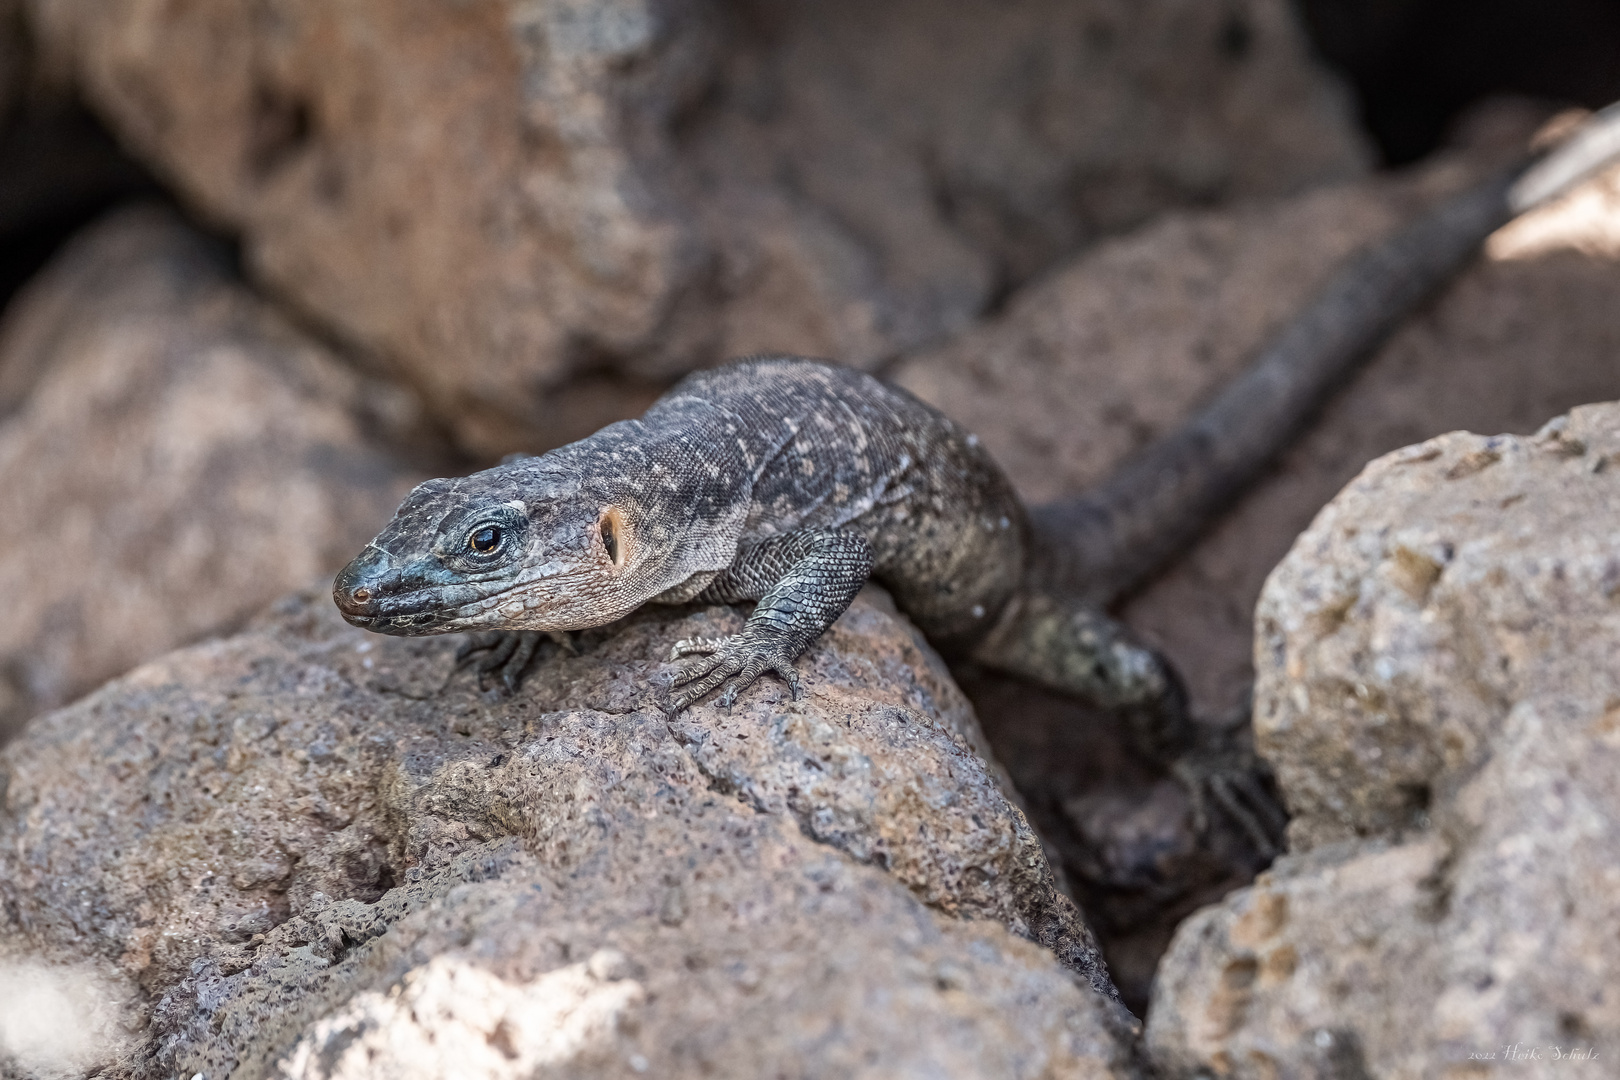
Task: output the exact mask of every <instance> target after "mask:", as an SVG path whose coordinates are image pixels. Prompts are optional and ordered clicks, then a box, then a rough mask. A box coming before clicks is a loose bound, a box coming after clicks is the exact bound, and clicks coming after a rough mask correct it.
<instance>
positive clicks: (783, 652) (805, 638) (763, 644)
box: [669, 529, 872, 713]
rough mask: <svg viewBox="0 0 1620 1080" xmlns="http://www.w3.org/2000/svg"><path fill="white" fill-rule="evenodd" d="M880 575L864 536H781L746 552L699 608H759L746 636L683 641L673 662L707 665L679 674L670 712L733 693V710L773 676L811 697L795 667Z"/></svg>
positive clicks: (818, 532) (702, 596) (701, 597)
mask: <svg viewBox="0 0 1620 1080" xmlns="http://www.w3.org/2000/svg"><path fill="white" fill-rule="evenodd" d="M871 572H872V549H871V548H870V547H868V546H867V543H866V538H865V537H863V536H861V535H860V534H859V533H854V532H838V531H832V530H824V529H812V530H805V531H803V532H795V533H787V534H784V535H782V536H774V537H771V538H770V539H769V540H766V541H764V542H762V543H759V544H756V545H754V546H752V547H749V548H745V549H743V550H742V551H741V552H739V554H738V556H737V560H736V562H734V563H732V565H731V567H730V568H729V569H727V570H725V571H724V572H722V573H721V574H720V576H719V577H717V578H715V579H714V581H712V582H711V583H710V584H709V586H708V587H707V588H705V589H704V590H703V591H702V592H701V593H699V594H698V595H697V596H696V597H694V600H696V601H697V602H699V603H703V602H710V603H734V602H736V601H739V600H757V601H758V603H757V604H755V605H754V612H753V614H752V615H750V616H749V617H748V622H747V623H746V624H745V625H744V626H743V628H742V632H741V633H739V634H734V635H732V636H731V637H726V638H688V639H686V640H684V641H677V642H676V643H675V646H674V648H673V649H671V650H670V659H671V660H672V661H673V660H678V659H680V658H681V657H683V656H691V655H694V654H703V655H705V656H706V659H704V660H702V661H701V662H698V663H695V664H692V665H690V666H689V667H687V668H686V669H685V670H683V671H680V672H678V673H677V674H676V676H675V680H674V686H675V689H673V690H672V691H671V693H670V700H669V711H670V712H671V713H677V712H680V711H681V710H682V709H684V708H686V707H687V706H688V705H691V704H692V703H693V702H695V701H698V700H700V699H701V698H703V697H704V696H706V695H707V694H709V693H711V692H712V691H714V690H716V689H718V688H719V687H720V686H721V685H723V684H724V685H725V686H726V689H725V692H724V693H723V694H722V695H721V697H720V703H721V704H722V705H724V706H725V707H726V708H727V709H729V708H731V704H732V702H733V701H735V700H736V698H737V694H738V693H739V692H740V691H742V690H743V689H745V688H746V687H747V686H748V685H749V684H750V683H752V682H753V681H754V680H755V679H757V678H759V677H760V676H761V675H763V674H764V673H765V672H767V671H774V672H775V673H776V674H777V675H779V676H781V678H782V680H783V681H784V682H786V683H787V684H788V689H789V690H790V691H791V692H792V694H793V696H794V698H798V697H799V696H800V695H801V694H802V693H803V689H802V687H801V686H800V683H799V676H798V673H797V672H796V671H794V669H793V662H794V661H795V660H797V659H798V658H799V656H800V654H802V653H803V652H804V650H805V649H808V648H809V647H810V645H811V643H812V642H814V641H815V640H816V639H817V638H818V637H820V636H821V635H822V633H823V632H825V631H826V629H827V628H828V627H829V626H831V625H832V624H833V622H834V621H835V620H837V618H838V616H840V615H842V614H843V613H844V610H845V609H846V608H848V607H849V603H850V601H851V600H853V599H855V594H856V593H858V592H860V591H861V586H863V585H865V584H866V579H867V576H868V575H869V574H870V573H871Z"/></svg>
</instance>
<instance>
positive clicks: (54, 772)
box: [0, 588, 1139, 1077]
mask: <svg viewBox="0 0 1620 1080" xmlns="http://www.w3.org/2000/svg"><path fill="white" fill-rule="evenodd" d="M880 600H881V598H879V599H878V600H874V599H871V598H868V597H867V596H865V595H863V597H861V598H858V599H857V601H856V603H855V605H854V606H853V607H852V608H851V609H850V611H849V612H848V613H846V615H845V616H844V617H843V618H842V619H841V620H840V621H839V622H838V623H837V624H836V625H835V626H834V628H833V629H832V630H831V631H830V632H829V633H828V634H827V635H825V636H824V637H823V638H822V640H821V641H820V642H818V643H817V644H816V645H815V646H814V647H812V649H811V650H810V652H809V653H807V654H806V657H805V659H804V660H802V661H801V663H800V667H801V671H802V672H803V674H804V676H805V681H806V686H807V689H808V691H809V692H808V695H807V697H806V698H804V699H802V700H800V701H797V702H794V701H790V700H789V699H788V698H787V696H786V694H785V691H784V690H783V688H782V687H781V686H780V685H779V684H775V683H772V682H769V681H767V682H764V683H761V684H760V685H758V686H757V687H756V688H755V689H753V690H751V691H750V692H748V693H747V694H745V695H743V699H742V701H741V702H740V703H739V705H738V706H737V708H736V710H735V713H734V714H732V715H727V714H725V713H723V712H721V711H720V710H719V709H718V708H716V707H714V706H712V705H700V706H698V707H695V708H693V709H691V710H689V711H688V712H686V713H684V714H682V715H681V716H680V717H678V718H676V719H673V720H671V719H669V718H667V717H666V716H665V715H664V713H663V711H662V709H661V707H659V705H658V701H659V699H660V696H661V694H662V693H663V689H662V688H661V687H662V686H663V683H662V681H661V680H662V679H663V674H662V668H661V666H660V663H659V658H660V657H661V656H662V655H663V654H664V651H665V650H666V649H667V648H668V644H669V642H670V641H672V640H675V639H677V638H680V637H687V636H693V635H699V634H701V635H714V634H719V633H729V632H734V631H735V630H736V629H738V628H739V627H740V626H741V623H742V617H741V615H740V614H739V613H737V612H735V611H733V610H732V609H729V608H712V609H706V610H698V611H693V610H690V609H687V610H673V609H648V610H646V611H644V612H642V613H640V614H638V615H636V616H633V617H632V618H631V619H629V620H626V621H625V622H624V623H621V624H619V625H617V626H615V627H612V628H607V629H604V630H599V631H591V632H588V633H587V634H586V635H585V636H584V640H583V648H582V650H581V653H580V655H577V656H568V655H564V654H563V653H562V652H561V651H560V650H554V651H552V652H550V653H546V654H543V655H542V658H541V660H540V661H539V664H538V667H537V668H536V670H535V671H534V672H533V673H531V675H530V677H529V681H528V682H527V684H526V685H525V688H524V689H523V690H522V691H520V692H519V693H518V694H517V695H516V696H515V697H512V698H506V699H502V698H499V697H497V696H495V695H493V694H486V693H482V692H480V690H479V687H478V685H477V682H476V680H475V678H474V676H473V675H472V674H471V673H462V674H457V675H451V674H450V668H451V653H452V651H453V645H454V641H453V640H452V639H447V638H418V639H401V638H386V637H379V636H375V635H370V634H367V633H365V632H363V631H359V630H356V629H353V628H351V627H348V626H346V625H345V624H343V622H342V621H341V619H340V618H339V617H338V615H337V613H336V611H335V610H334V609H333V607H332V604H331V600H330V597H329V596H328V595H326V590H325V589H324V588H322V589H320V590H317V591H315V592H311V593H309V594H306V595H303V596H295V597H293V598H291V599H289V600H287V601H284V602H281V603H279V604H278V605H277V606H276V607H275V608H274V610H273V612H272V613H270V614H267V615H266V616H265V617H263V618H261V619H260V620H258V621H257V622H255V623H254V624H253V625H252V626H250V627H249V628H248V629H247V630H245V631H243V632H242V633H240V634H239V635H237V636H236V637H232V638H228V639H223V640H216V641H212V642H208V643H205V644H202V645H198V646H194V647H192V648H190V649H186V650H182V651H180V652H176V653H172V654H170V655H168V656H166V657H164V658H162V659H160V660H157V661H154V662H152V663H149V664H147V665H146V666H144V667H141V668H139V669H137V670H136V671H134V672H132V673H131V674H129V675H128V676H126V677H124V678H122V679H120V680H117V681H115V682H112V683H110V684H109V685H107V686H106V687H104V688H102V689H101V690H100V691H98V692H97V693H95V694H93V695H91V696H90V697H89V698H87V699H85V700H83V701H81V702H79V703H78V704H75V705H73V706H70V707H68V708H65V709H62V710H58V711H56V712H54V713H51V714H48V715H46V716H43V717H40V718H38V719H36V720H35V721H34V722H33V723H32V724H31V725H29V727H28V728H27V729H26V731H25V733H24V734H23V735H22V736H21V737H20V738H18V739H17V740H15V741H14V742H13V743H12V744H11V745H10V746H8V747H7V748H6V749H5V750H4V751H0V777H3V779H4V802H3V806H0V940H5V941H7V942H9V943H10V945H9V948H10V949H11V950H12V951H14V952H23V953H26V954H28V955H29V956H33V957H45V958H48V959H50V960H51V961H52V962H54V963H62V964H77V965H80V966H91V965H101V967H102V968H103V969H110V974H109V975H107V976H106V977H108V978H118V979H123V980H125V981H126V982H128V983H132V984H134V985H137V986H139V987H140V989H141V995H139V996H137V997H135V998H133V999H132V1000H134V1001H135V1002H136V1003H137V1004H136V1005H135V1006H132V1008H133V1010H134V1012H135V1015H134V1016H133V1017H132V1018H130V1019H129V1020H128V1021H127V1022H128V1024H129V1025H130V1026H131V1027H132V1028H133V1029H134V1030H136V1031H137V1032H138V1036H137V1038H136V1039H135V1041H134V1045H133V1047H132V1048H130V1049H126V1050H123V1051H119V1050H117V1049H116V1048H114V1049H112V1050H109V1051H107V1053H106V1054H105V1055H104V1056H103V1058H102V1060H103V1061H110V1066H109V1068H110V1071H111V1074H112V1075H119V1076H123V1075H131V1076H148V1075H151V1076H169V1075H181V1076H191V1075H194V1074H195V1073H199V1072H200V1073H202V1074H203V1075H205V1076H208V1077H215V1076H223V1075H226V1074H230V1075H233V1076H244V1077H250V1076H268V1075H281V1076H295V1077H358V1076H371V1075H381V1074H386V1075H391V1076H394V1075H397V1076H416V1075H423V1076H426V1075H442V1070H441V1066H442V1064H443V1063H444V1062H445V1061H446V1060H455V1061H458V1062H459V1063H460V1067H461V1071H460V1073H459V1075H467V1076H475V1077H506V1076H520V1075H522V1076H526V1075H530V1074H531V1073H532V1071H533V1070H534V1069H535V1068H537V1067H541V1066H545V1067H547V1068H550V1069H558V1070H563V1071H564V1072H565V1073H566V1075H570V1076H581V1077H585V1076H606V1075H612V1076H620V1075H625V1074H626V1073H627V1072H645V1073H646V1074H648V1075H653V1076H670V1077H685V1076H698V1075H704V1076H734V1077H757V1076H767V1075H778V1074H783V1073H785V1074H790V1075H804V1076H846V1075H849V1076H874V1077H875V1076H919V1077H920V1076H961V1077H978V1076H1027V1077H1037V1076H1075V1077H1126V1076H1138V1075H1139V1071H1138V1065H1137V1062H1136V1058H1135V1057H1134V1053H1135V1051H1134V1050H1133V1045H1132V1042H1133V1039H1132V1028H1133V1025H1132V1022H1131V1021H1130V1019H1129V1017H1128V1015H1127V1014H1125V1013H1124V1011H1123V1009H1122V1008H1121V1007H1120V1006H1118V1005H1117V1003H1115V1002H1114V1001H1113V1000H1112V999H1111V997H1110V993H1111V987H1110V986H1109V984H1108V982H1107V976H1106V973H1105V972H1104V971H1103V970H1102V968H1101V967H1100V965H1099V963H1098V961H1097V959H1096V953H1095V949H1094V946H1093V945H1092V943H1091V940H1090V936H1089V934H1088V932H1087V931H1086V929H1085V926H1084V924H1083V923H1082V922H1081V920H1080V916H1079V913H1078V911H1077V910H1076V909H1075V908H1074V906H1073V905H1072V903H1070V902H1069V901H1068V900H1067V899H1066V898H1065V897H1064V896H1063V895H1062V894H1061V893H1060V892H1059V891H1058V889H1057V883H1056V881H1055V879H1054V878H1053V876H1052V873H1051V871H1050V869H1049V868H1048V866H1047V863H1046V860H1045V856H1044V855H1043V853H1042V850H1041V846H1040V843H1039V841H1038V840H1037V838H1036V837H1035V835H1034V833H1033V832H1032V831H1031V830H1030V828H1029V826H1028V824H1027V823H1026V822H1025V819H1024V817H1023V815H1022V813H1020V812H1019V811H1018V810H1017V809H1016V808H1015V806H1014V805H1013V804H1012V803H1010V802H1009V801H1008V800H1007V798H1006V796H1005V795H1004V794H1003V789H1002V788H1001V786H1000V785H999V784H998V782H997V775H998V774H997V771H996V769H995V768H994V767H993V766H991V765H988V764H987V763H986V761H985V760H984V759H983V758H982V757H980V756H979V754H978V753H977V752H976V751H975V748H976V747H977V746H979V745H980V736H979V735H978V732H977V727H976V724H975V722H974V720H973V714H972V710H971V708H970V707H969V706H968V705H967V703H966V701H965V699H964V698H963V697H962V696H961V694H960V692H959V691H958V690H956V688H955V686H954V684H953V683H951V681H950V678H949V676H948V674H947V673H946V671H945V668H944V666H943V665H942V663H941V662H940V661H939V659H938V658H937V657H936V656H935V655H934V654H933V652H932V651H931V650H929V649H928V647H927V646H926V645H925V644H924V643H923V642H922V639H921V638H920V637H919V636H918V635H917V634H916V633H915V631H912V630H911V629H910V628H909V627H908V626H907V625H906V624H905V623H904V622H903V621H902V620H900V619H899V618H898V617H897V616H893V615H891V614H888V613H887V611H886V610H885V609H884V608H883V607H882V606H881V604H880V602H879V601H880ZM888 611H892V608H889V609H888ZM447 676H448V678H447ZM1029 939H1034V941H1031V940H1029ZM1036 941H1038V942H1041V943H1044V944H1046V945H1048V946H1049V947H1050V950H1049V949H1043V948H1041V947H1040V945H1038V944H1036V943H1035V942H1036ZM1065 964H1066V965H1067V967H1065ZM372 1054H375V1055H377V1056H376V1058H375V1059H372V1057H371V1055H372ZM372 1060H375V1062H376V1064H368V1062H370V1061H372ZM232 1070H235V1071H232Z"/></svg>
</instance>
